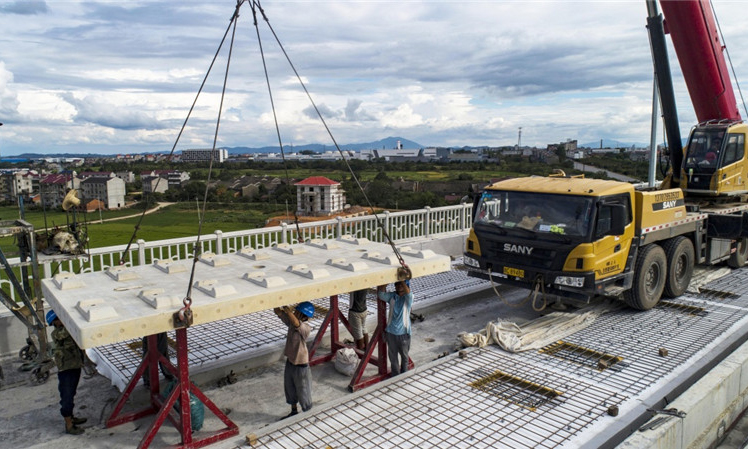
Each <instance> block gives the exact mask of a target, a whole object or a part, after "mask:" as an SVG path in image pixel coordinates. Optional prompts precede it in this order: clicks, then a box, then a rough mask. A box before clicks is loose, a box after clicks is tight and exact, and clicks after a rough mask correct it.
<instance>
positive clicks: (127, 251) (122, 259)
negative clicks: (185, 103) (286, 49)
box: [119, 0, 246, 265]
mask: <svg viewBox="0 0 748 449" xmlns="http://www.w3.org/2000/svg"><path fill="white" fill-rule="evenodd" d="M245 1H246V0H237V2H236V9H235V10H234V14H233V15H232V16H231V19H230V20H229V24H228V26H227V27H226V31H225V32H224V33H223V38H222V39H221V43H220V44H219V45H218V49H217V50H216V52H215V54H214V55H213V60H212V61H211V62H210V65H209V66H208V71H207V72H206V73H205V77H203V81H202V83H201V84H200V88H199V89H198V90H197V94H196V95H195V99H194V100H193V101H192V105H191V106H190V110H189V111H188V112H187V117H185V119H184V122H183V123H182V128H181V129H180V130H179V133H178V134H177V138H176V139H175V140H174V145H173V146H172V147H171V151H170V152H169V155H168V156H167V157H166V162H167V163H168V162H170V161H171V159H172V157H173V156H174V151H175V150H176V148H177V145H178V144H179V139H180V138H181V137H182V134H183V133H184V130H185V128H186V127H187V122H188V121H189V119H190V117H191V116H192V111H194V110H195V105H196V104H197V100H198V99H199V98H200V94H201V93H202V92H203V89H204V88H205V83H206V82H207V81H208V76H210V73H211V71H212V70H213V65H214V64H215V63H216V59H218V55H219V54H220V52H221V49H222V48H223V44H224V43H225V42H226V37H227V36H228V34H229V31H230V30H231V26H232V24H235V22H236V20H237V19H238V18H239V7H240V6H241V5H242V4H243V3H244V2H245ZM211 158H212V155H211ZM211 160H212V159H211ZM160 182H161V176H159V177H158V179H157V180H156V186H155V187H154V189H153V190H154V191H156V190H157V189H158V185H159V183H160ZM147 209H148V201H147V198H146V201H145V207H144V208H143V212H142V213H141V214H140V218H139V219H138V222H137V224H136V225H135V227H134V229H133V233H132V236H131V237H130V241H129V242H127V246H126V247H125V249H124V250H123V251H122V255H120V258H119V264H120V265H124V264H125V263H126V262H127V256H128V255H129V254H130V247H131V246H132V244H133V242H134V241H135V238H136V237H137V234H138V230H139V229H140V225H141V224H142V223H143V217H145V213H146V211H147Z"/></svg>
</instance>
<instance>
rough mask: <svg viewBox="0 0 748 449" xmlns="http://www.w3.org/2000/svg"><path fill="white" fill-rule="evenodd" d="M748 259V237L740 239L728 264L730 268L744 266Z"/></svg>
mask: <svg viewBox="0 0 748 449" xmlns="http://www.w3.org/2000/svg"><path fill="white" fill-rule="evenodd" d="M746 260H748V239H745V238H743V239H738V247H737V248H735V252H734V253H732V254H730V259H729V260H728V261H727V266H728V267H730V268H742V267H744V266H745V262H746Z"/></svg>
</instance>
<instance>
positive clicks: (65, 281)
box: [52, 272, 86, 290]
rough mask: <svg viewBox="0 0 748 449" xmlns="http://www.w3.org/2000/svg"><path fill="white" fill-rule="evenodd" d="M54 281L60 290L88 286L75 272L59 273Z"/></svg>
mask: <svg viewBox="0 0 748 449" xmlns="http://www.w3.org/2000/svg"><path fill="white" fill-rule="evenodd" d="M52 281H53V282H54V283H55V285H56V286H57V288H58V289H60V290H70V289H73V288H81V287H85V286H86V283H85V282H83V280H81V279H80V278H76V276H75V274H73V273H68V272H62V273H57V274H56V275H55V277H54V278H53V280H52Z"/></svg>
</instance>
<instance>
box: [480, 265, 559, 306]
mask: <svg viewBox="0 0 748 449" xmlns="http://www.w3.org/2000/svg"><path fill="white" fill-rule="evenodd" d="M488 280H489V281H490V282H491V288H493V291H494V293H496V296H498V297H499V299H500V300H501V302H503V303H504V304H505V305H507V306H509V307H521V306H523V305H524V304H525V303H526V302H527V301H528V300H529V299H530V298H532V303H530V305H531V306H532V310H534V311H536V312H542V311H543V310H545V308H546V306H547V305H548V300H547V298H546V293H545V285H544V284H543V279H542V278H541V277H540V276H538V277H537V278H535V286H534V287H533V289H532V291H530V293H528V295H527V296H526V297H525V298H524V299H522V300H520V301H517V302H509V301H507V300H506V299H505V298H504V296H502V295H501V293H499V290H498V289H497V288H496V284H494V282H493V276H492V273H491V269H490V268H489V269H488ZM538 293H540V295H541V296H540V298H541V299H542V300H543V303H542V304H543V305H542V306H540V307H536V306H535V303H536V302H537V299H538Z"/></svg>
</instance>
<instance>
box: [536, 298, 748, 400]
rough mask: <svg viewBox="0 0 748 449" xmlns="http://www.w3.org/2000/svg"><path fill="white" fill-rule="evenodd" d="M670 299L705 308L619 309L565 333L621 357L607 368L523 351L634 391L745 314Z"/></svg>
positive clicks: (579, 342)
mask: <svg viewBox="0 0 748 449" xmlns="http://www.w3.org/2000/svg"><path fill="white" fill-rule="evenodd" d="M670 301H671V302H673V303H675V304H682V305H685V306H690V307H703V308H704V309H705V310H706V312H707V314H706V315H705V316H697V315H690V314H684V313H682V312H681V311H679V310H677V309H673V308H670V307H664V308H654V309H652V310H650V311H648V312H639V311H634V310H628V309H624V310H619V311H615V312H611V313H608V314H605V315H603V316H601V317H599V318H598V319H597V320H595V322H593V323H592V324H591V325H590V326H589V327H587V328H585V329H583V330H581V331H578V332H576V333H574V334H572V335H569V336H567V337H566V338H564V341H566V342H568V343H571V344H575V345H579V346H582V347H585V348H589V349H591V350H594V351H598V352H601V353H607V354H615V355H616V356H620V357H622V358H623V361H622V362H620V363H617V364H615V365H613V366H612V367H611V368H610V369H606V370H602V371H598V370H597V369H591V368H590V367H586V366H583V365H580V364H577V363H570V362H569V361H567V360H562V359H559V358H556V357H549V356H548V355H545V354H542V353H540V352H528V353H526V356H527V357H528V358H529V359H530V360H533V361H534V362H535V363H538V364H542V365H545V366H547V367H548V368H549V369H553V370H560V371H562V372H564V373H567V374H573V375H577V376H584V377H585V378H588V379H590V380H593V381H594V382H596V383H600V384H602V385H606V386H608V387H610V388H614V389H615V390H617V391H622V392H626V394H629V395H636V394H638V393H640V392H642V391H643V390H644V389H646V388H648V387H649V386H650V385H652V384H653V383H654V382H656V381H657V380H659V379H661V378H662V377H663V376H665V375H667V374H669V373H671V372H673V371H674V370H675V369H676V368H677V367H679V366H680V365H682V364H684V363H685V362H686V361H687V360H688V359H690V358H691V357H692V356H693V355H694V354H696V353H697V352H698V351H700V350H702V349H704V348H705V347H706V346H707V345H709V344H710V343H712V342H713V341H714V340H715V339H716V338H717V337H719V336H720V335H721V334H722V333H723V332H725V331H726V330H728V329H730V328H731V327H732V326H733V325H734V324H735V323H737V322H738V321H739V320H740V319H742V318H744V317H745V316H746V315H748V309H744V308H736V307H731V306H721V305H719V304H715V303H712V302H709V301H703V300H697V299H695V298H693V297H689V296H688V295H686V296H681V297H680V298H677V299H673V300H670ZM661 349H665V350H666V351H667V356H662V355H660V354H661V352H662V351H661Z"/></svg>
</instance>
